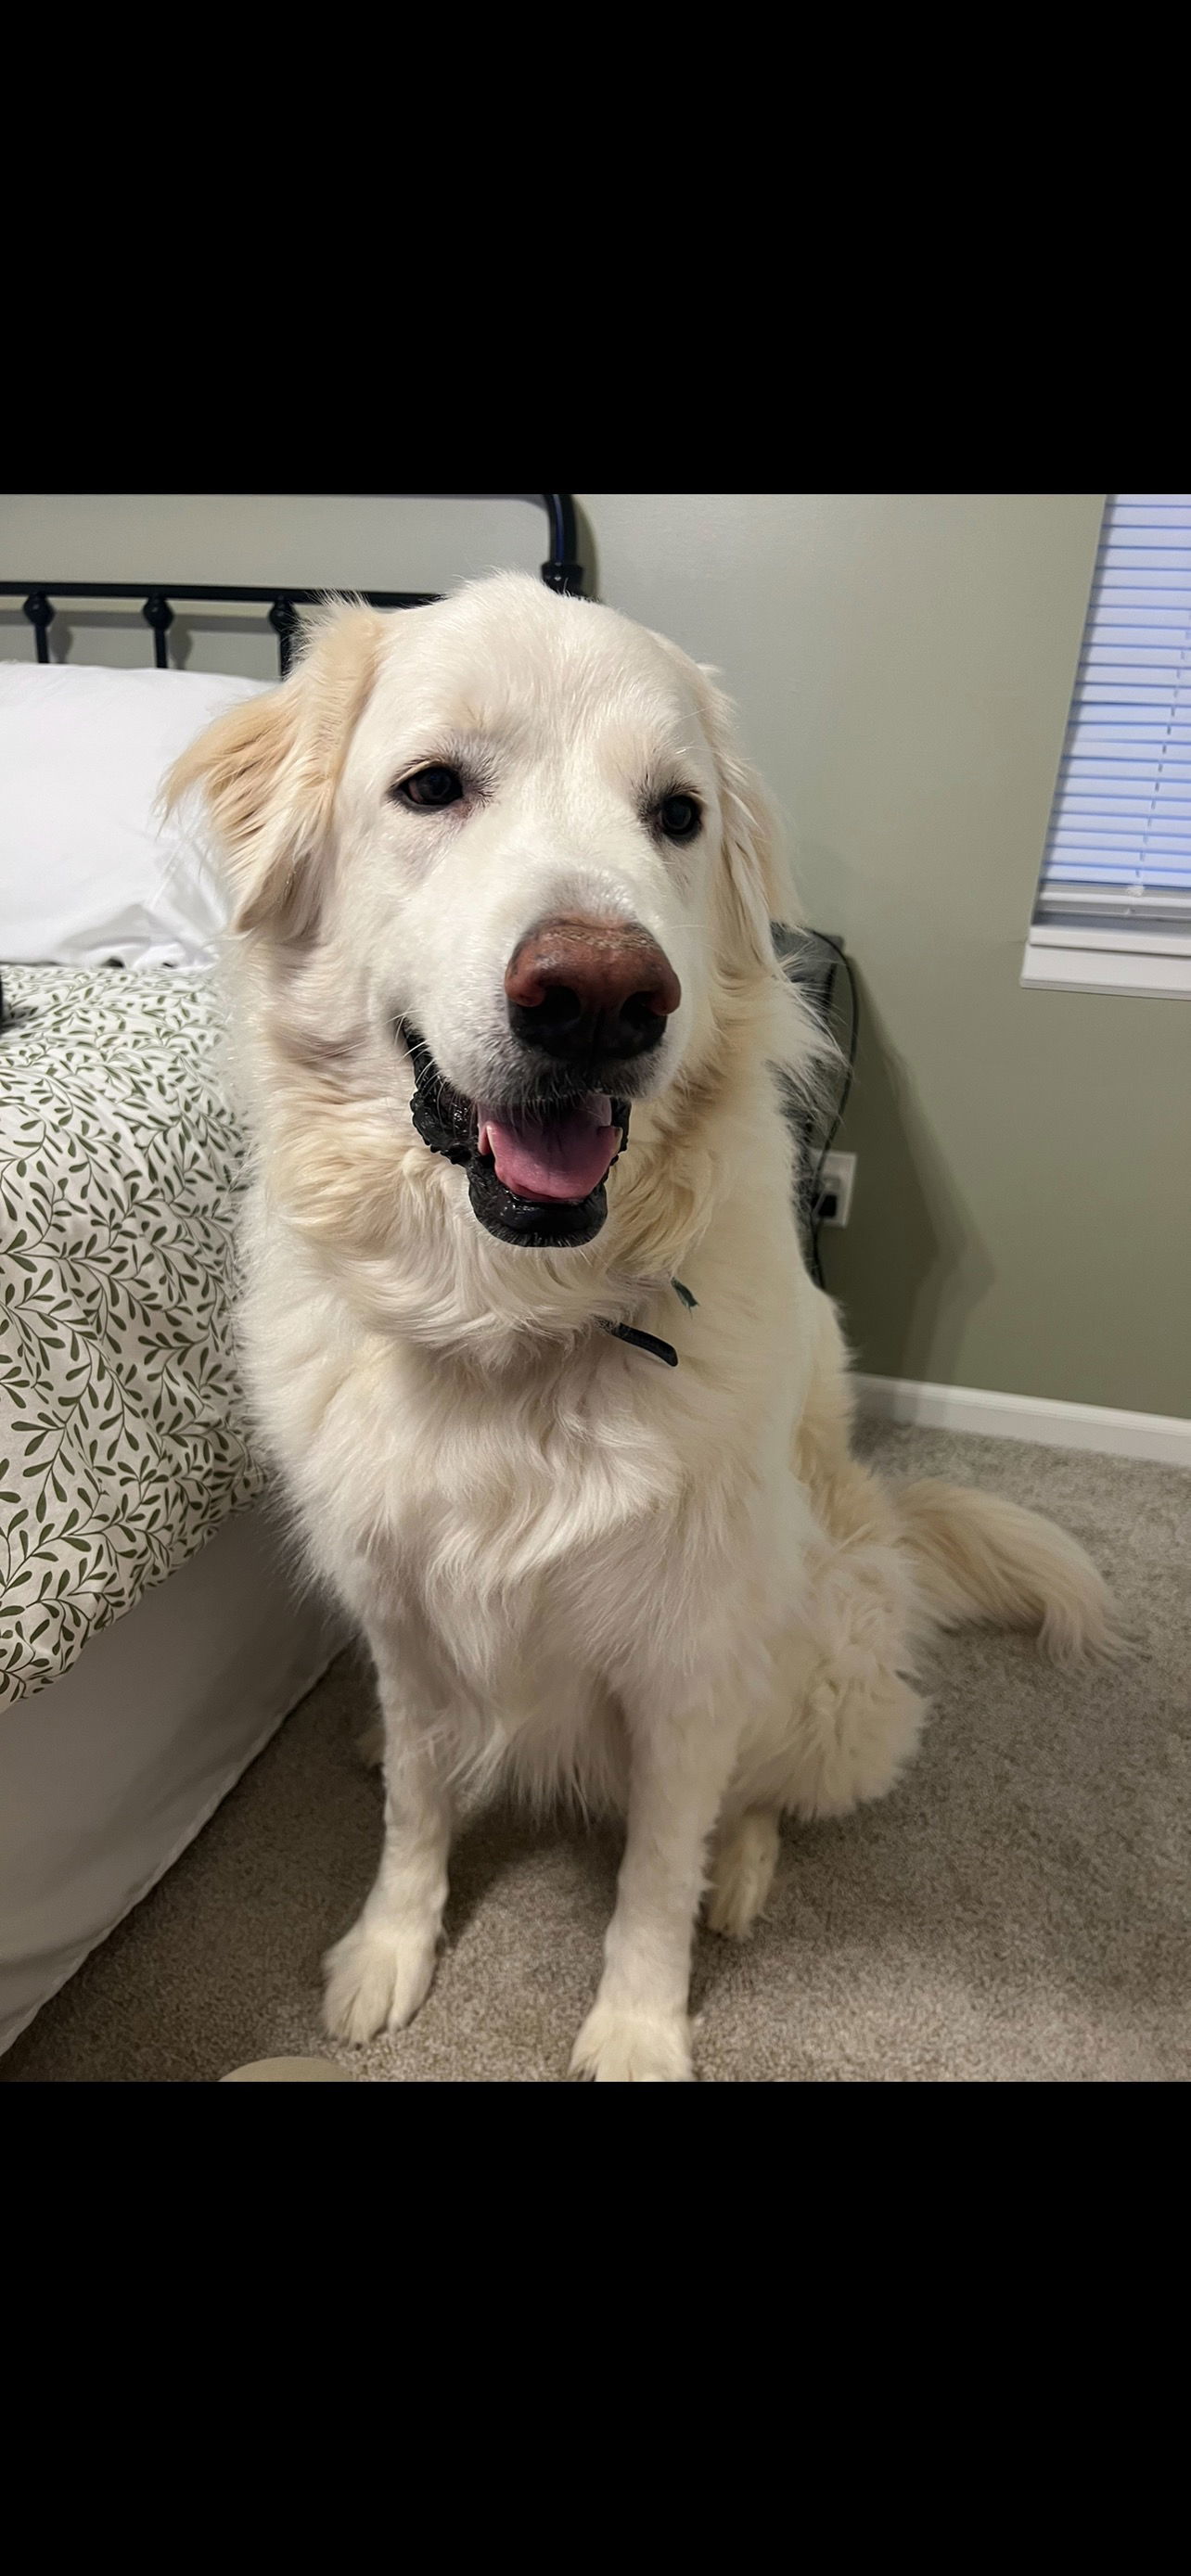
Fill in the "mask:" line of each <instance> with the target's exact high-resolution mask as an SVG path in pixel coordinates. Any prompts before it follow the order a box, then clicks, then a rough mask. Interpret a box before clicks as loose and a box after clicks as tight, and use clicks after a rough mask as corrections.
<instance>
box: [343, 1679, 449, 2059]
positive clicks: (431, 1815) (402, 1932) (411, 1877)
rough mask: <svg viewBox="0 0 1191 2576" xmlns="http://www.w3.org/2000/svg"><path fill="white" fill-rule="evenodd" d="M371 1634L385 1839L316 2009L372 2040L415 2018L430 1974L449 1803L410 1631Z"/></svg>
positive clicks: (429, 1692)
mask: <svg viewBox="0 0 1191 2576" xmlns="http://www.w3.org/2000/svg"><path fill="white" fill-rule="evenodd" d="M370 1642H371V1645H372V1652H373V1657H374V1660H375V1663H376V1673H377V1681H378V1684H379V1688H380V1702H381V1711H382V1716H383V1721H384V1735H385V1754H384V1770H385V1840H384V1849H383V1851H382V1853H381V1863H380V1868H379V1870H378V1872H377V1876H376V1883H375V1886H374V1887H373V1890H372V1893H371V1895H370V1897H369V1898H368V1902H367V1904H366V1905H365V1907H364V1910H363V1913H362V1914H361V1915H360V1917H359V1919H358V1921H357V1922H356V1923H354V1924H353V1926H352V1929H351V1931H350V1932H346V1933H345V1934H344V1936H343V1939H342V1940H341V1941H337V1942H336V1944H335V1947H334V1949H332V1950H329V1951H328V1952H327V1956H326V1958H325V1960H324V1962H323V1965H324V1970H325V1974H326V1992H325V1998H324V2004H323V2018H324V2021H325V2023H326V2027H327V2029H328V2031H329V2032H330V2034H331V2036H332V2038H334V2039H350V2040H366V2039H373V2038H375V2036H376V2033H377V2032H378V2031H380V2030H403V2029H404V2027H405V2024H406V2023H407V2022H410V2021H412V2020H413V2017H414V2014H415V2013H416V2011H417V2010H418V2006H419V2004H421V2003H423V2002H424V2000H425V1998H426V1995H427V1993H428V1992H429V1988H430V1982H431V1979H432V1977H433V1975H434V1962H435V1957H436V1954H437V1950H438V1941H439V1934H440V1932H441V1929H442V1916H443V1907H444V1905H445V1903H446V1897H447V1854H448V1851H449V1848H450V1837H451V1802H450V1793H449V1788H448V1783H447V1779H446V1776H445V1761H444V1757H443V1753H442V1749H441V1746H440V1745H439V1743H438V1742H437V1741H436V1738H435V1735H434V1732H433V1717H434V1691H433V1681H432V1678H431V1676H430V1674H429V1673H428V1672H426V1671H424V1670H423V1669H421V1668H420V1661H419V1658H418V1657H417V1655H416V1652H415V1641H414V1640H413V1639H412V1637H411V1636H410V1635H409V1634H408V1633H406V1632H404V1631H403V1632H402V1633H401V1635H400V1636H397V1637H395V1636H390V1635H387V1634H386V1635H385V1636H383V1637H378V1636H377V1635H376V1634H375V1633H374V1634H373V1636H372V1638H371V1640H370ZM415 1699H416V1700H417V1705H416V1706H415V1704H414V1702H415Z"/></svg>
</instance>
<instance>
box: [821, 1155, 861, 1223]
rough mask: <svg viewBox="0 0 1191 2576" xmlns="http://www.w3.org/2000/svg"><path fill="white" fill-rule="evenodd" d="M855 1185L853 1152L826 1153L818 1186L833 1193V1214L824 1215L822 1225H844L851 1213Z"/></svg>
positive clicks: (854, 1157) (854, 1158)
mask: <svg viewBox="0 0 1191 2576" xmlns="http://www.w3.org/2000/svg"><path fill="white" fill-rule="evenodd" d="M855 1186H856V1156H855V1154H827V1155H826V1156H825V1157H824V1161H823V1169H822V1171H821V1172H820V1174H819V1188H820V1190H822V1191H827V1190H831V1191H834V1194H835V1215H834V1216H825V1217H824V1219H823V1223H824V1225H846V1224H847V1222H848V1218H849V1217H850V1215H851V1213H852V1192H853V1190H854V1188H855Z"/></svg>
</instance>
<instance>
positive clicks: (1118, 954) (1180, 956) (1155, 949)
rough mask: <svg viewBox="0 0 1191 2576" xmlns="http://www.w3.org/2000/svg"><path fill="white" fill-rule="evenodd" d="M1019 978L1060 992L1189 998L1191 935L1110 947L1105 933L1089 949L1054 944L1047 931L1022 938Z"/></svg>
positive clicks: (1029, 983)
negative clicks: (1103, 937) (1022, 955)
mask: <svg viewBox="0 0 1191 2576" xmlns="http://www.w3.org/2000/svg"><path fill="white" fill-rule="evenodd" d="M1021 980H1022V983H1023V984H1025V985H1029V986H1032V987H1036V986H1039V985H1042V986H1048V987H1049V988H1050V989H1051V991H1054V992H1060V993H1132V994H1134V995H1135V996H1145V995H1150V996H1157V997H1158V998H1159V999H1161V1000H1166V1001H1177V1000H1180V999H1183V998H1187V997H1191V939H1183V938H1177V939H1175V940H1172V941H1171V942H1170V943H1169V944H1167V943H1166V942H1163V943H1162V945H1159V944H1158V941H1157V940H1155V942H1154V944H1153V946H1152V947H1150V946H1147V947H1145V948H1142V947H1140V946H1139V947H1134V946H1132V945H1131V946H1129V947H1128V948H1124V947H1122V948H1115V947H1113V946H1112V945H1111V944H1110V936H1109V935H1107V934H1106V935H1105V939H1104V944H1103V945H1101V944H1100V943H1099V942H1097V945H1096V946H1095V947H1090V946H1089V947H1086V948H1083V947H1073V946H1070V945H1060V944H1059V942H1058V941H1057V940H1056V939H1055V938H1054V934H1053V932H1052V933H1051V935H1050V937H1049V938H1048V937H1047V936H1046V935H1045V933H1044V934H1043V935H1042V937H1041V938H1040V937H1039V935H1038V933H1037V932H1035V934H1034V936H1033V938H1032V939H1030V940H1029V941H1028V942H1027V945H1026V953H1025V958H1024V961H1023V964H1022V970H1021Z"/></svg>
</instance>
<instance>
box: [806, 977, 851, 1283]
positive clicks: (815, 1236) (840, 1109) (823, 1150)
mask: <svg viewBox="0 0 1191 2576" xmlns="http://www.w3.org/2000/svg"><path fill="white" fill-rule="evenodd" d="M815 936H816V938H817V939H821V940H822V942H823V946H824V947H825V948H833V949H834V950H835V953H836V956H837V957H838V959H839V961H840V964H841V966H842V967H843V970H844V973H845V975H846V976H847V979H848V1014H849V1029H848V1053H847V1058H846V1061H845V1064H844V1078H843V1082H842V1084H841V1085H840V1095H839V1099H838V1100H837V1102H836V1105H835V1114H834V1117H833V1118H832V1121H831V1125H830V1127H829V1128H828V1130H827V1134H826V1136H825V1137H824V1139H823V1143H822V1145H821V1146H820V1148H819V1159H818V1161H817V1163H816V1165H815V1177H814V1179H813V1181H812V1182H811V1188H810V1198H809V1201H808V1212H809V1217H810V1229H811V1247H810V1248H811V1271H812V1273H813V1276H814V1279H815V1284H816V1286H817V1287H819V1288H822V1287H823V1286H824V1285H825V1282H824V1278H823V1265H822V1263H821V1261H820V1259H819V1232H820V1228H821V1226H822V1223H823V1220H822V1218H821V1217H820V1216H817V1215H816V1213H815V1211H816V1209H817V1207H818V1204H819V1195H820V1183H821V1181H822V1178H823V1165H824V1163H825V1162H826V1160H827V1157H828V1155H829V1153H830V1152H831V1148H832V1146H833V1145H834V1143H835V1140H836V1137H837V1136H838V1134H839V1131H840V1127H841V1125H842V1123H843V1115H844V1111H845V1109H846V1108H847V1106H848V1099H849V1095H850V1093H851V1089H852V1076H853V1074H854V1073H855V1071H856V1048H857V1044H858V1041H859V1037H860V997H859V995H858V993H857V990H856V977H855V975H854V974H853V972H852V960H851V958H850V957H849V955H848V953H847V950H846V949H845V948H843V947H841V945H840V942H839V940H838V939H832V938H830V937H829V935H828V933H827V932H826V931H825V930H820V931H816V933H815Z"/></svg>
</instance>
